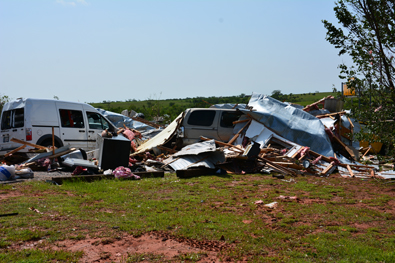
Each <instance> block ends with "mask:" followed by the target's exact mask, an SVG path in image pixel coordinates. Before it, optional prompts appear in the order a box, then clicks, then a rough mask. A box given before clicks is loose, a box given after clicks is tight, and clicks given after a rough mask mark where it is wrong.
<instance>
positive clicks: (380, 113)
mask: <svg viewBox="0 0 395 263" xmlns="http://www.w3.org/2000/svg"><path fill="white" fill-rule="evenodd" d="M334 11H335V15H336V18H337V19H338V22H339V24H340V25H341V27H340V28H338V27H336V26H334V25H333V24H332V23H330V22H328V21H326V20H323V21H322V22H323V24H324V26H325V28H326V29H327V35H326V40H327V41H329V43H331V44H332V45H334V46H335V47H336V48H337V49H339V50H340V51H339V55H349V56H350V58H351V59H352V65H346V64H341V65H339V68H340V74H341V76H340V77H341V78H343V79H346V81H347V83H348V85H349V86H350V87H353V88H354V89H355V91H356V94H357V95H358V96H359V103H358V104H354V105H353V107H352V116H353V117H355V118H356V119H358V120H360V121H363V122H364V124H365V129H364V132H363V133H360V134H359V135H358V136H357V138H358V139H366V140H368V141H371V142H372V141H381V142H384V143H385V144H386V145H387V146H389V148H391V149H393V148H394V146H395V134H394V133H395V129H394V112H395V89H394V78H395V74H394V73H395V72H394V52H395V49H394V48H395V2H394V1H385V0H339V1H337V2H336V3H335V7H334Z"/></svg>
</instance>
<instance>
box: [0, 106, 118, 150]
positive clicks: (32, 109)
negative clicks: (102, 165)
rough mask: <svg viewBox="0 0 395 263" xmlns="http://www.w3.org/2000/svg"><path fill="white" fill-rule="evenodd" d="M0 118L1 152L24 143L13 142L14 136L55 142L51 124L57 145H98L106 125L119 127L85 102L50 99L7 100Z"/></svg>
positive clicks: (47, 143)
mask: <svg viewBox="0 0 395 263" xmlns="http://www.w3.org/2000/svg"><path fill="white" fill-rule="evenodd" d="M0 121H1V127H0V154H5V153H7V152H9V151H10V150H13V149H15V148H17V147H19V146H21V144H19V143H14V142H12V141H11V139H12V138H16V139H19V140H23V141H26V142H30V143H33V144H37V145H42V146H50V145H52V127H54V135H55V146H56V147H58V148H59V147H62V146H64V145H67V144H69V145H70V146H71V147H74V148H82V149H84V150H93V149H95V148H96V138H97V135H98V133H101V132H102V131H103V130H104V129H108V130H109V131H116V130H117V129H116V128H115V126H114V125H113V124H112V123H111V122H110V121H109V120H108V119H106V118H105V117H104V116H103V115H101V114H100V113H99V112H98V111H97V110H96V109H95V108H93V107H92V106H90V105H88V104H86V103H77V102H68V101H60V100H51V99H31V98H28V99H17V100H15V101H10V102H7V103H6V104H5V105H4V107H3V110H2V113H1V119H0ZM29 148H30V149H31V147H26V148H25V149H24V150H22V151H27V150H28V149H29Z"/></svg>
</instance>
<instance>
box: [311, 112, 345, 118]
mask: <svg viewBox="0 0 395 263" xmlns="http://www.w3.org/2000/svg"><path fill="white" fill-rule="evenodd" d="M337 114H340V115H343V114H346V112H345V111H339V112H333V113H328V114H322V115H317V116H316V117H317V118H318V119H319V118H325V117H331V116H335V115H337Z"/></svg>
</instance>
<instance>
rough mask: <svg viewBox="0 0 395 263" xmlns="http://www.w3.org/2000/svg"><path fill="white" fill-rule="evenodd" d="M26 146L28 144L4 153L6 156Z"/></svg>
mask: <svg viewBox="0 0 395 263" xmlns="http://www.w3.org/2000/svg"><path fill="white" fill-rule="evenodd" d="M25 147H26V145H22V146H19V147H18V148H16V149H14V150H12V151H10V152H8V153H6V154H4V157H7V156H10V155H11V154H13V153H16V152H18V151H20V150H22V149H24V148H25Z"/></svg>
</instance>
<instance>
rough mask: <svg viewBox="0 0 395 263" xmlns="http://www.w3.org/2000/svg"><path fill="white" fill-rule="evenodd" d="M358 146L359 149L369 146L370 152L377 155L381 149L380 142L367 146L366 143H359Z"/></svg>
mask: <svg viewBox="0 0 395 263" xmlns="http://www.w3.org/2000/svg"><path fill="white" fill-rule="evenodd" d="M359 145H360V146H361V147H369V145H370V147H371V148H372V151H373V153H374V154H377V153H379V152H380V150H381V147H382V146H383V144H382V143H381V142H372V143H370V144H369V143H368V142H366V141H360V142H359Z"/></svg>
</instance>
